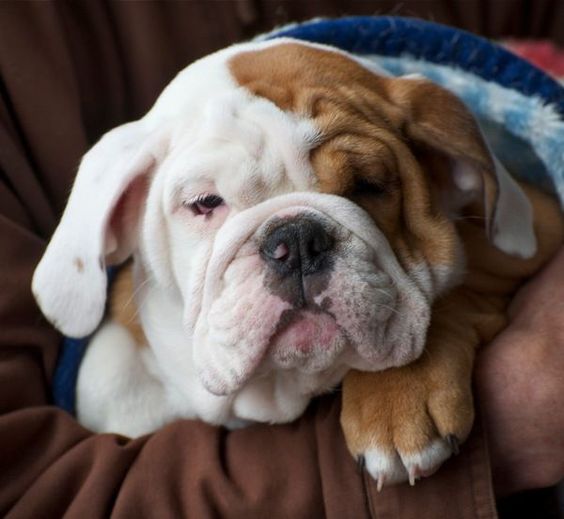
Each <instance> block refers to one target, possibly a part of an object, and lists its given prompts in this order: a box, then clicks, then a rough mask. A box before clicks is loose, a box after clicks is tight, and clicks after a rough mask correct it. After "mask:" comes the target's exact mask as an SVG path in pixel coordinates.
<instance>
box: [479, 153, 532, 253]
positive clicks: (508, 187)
mask: <svg viewBox="0 0 564 519" xmlns="http://www.w3.org/2000/svg"><path fill="white" fill-rule="evenodd" d="M493 158H494V162H495V174H496V178H497V184H498V195H497V203H496V205H495V212H494V214H493V215H492V220H491V224H490V228H489V238H490V240H491V242H492V243H493V244H494V245H495V246H496V247H497V248H498V249H500V250H501V251H503V252H505V253H507V254H511V255H513V256H519V257H521V258H524V259H527V258H532V257H533V256H534V255H535V254H536V252H537V237H536V236H535V229H534V226H533V224H534V213H533V208H532V206H531V202H530V201H529V199H528V198H527V196H526V195H525V193H524V192H523V190H522V189H521V188H520V187H519V184H517V182H515V180H514V179H513V177H512V176H511V175H510V174H509V173H508V171H507V170H506V169H505V166H504V165H503V164H502V163H501V162H500V161H499V160H498V159H497V157H496V156H495V155H493Z"/></svg>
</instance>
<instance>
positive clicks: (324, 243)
mask: <svg viewBox="0 0 564 519" xmlns="http://www.w3.org/2000/svg"><path fill="white" fill-rule="evenodd" d="M332 247H333V240H332V239H331V237H330V236H329V235H328V234H327V233H326V232H324V231H323V230H322V232H317V233H315V234H314V235H313V237H312V240H311V243H310V246H309V251H310V253H311V254H312V255H318V254H322V253H323V252H327V251H328V250H329V249H331V248H332Z"/></svg>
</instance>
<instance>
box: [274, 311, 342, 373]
mask: <svg viewBox="0 0 564 519" xmlns="http://www.w3.org/2000/svg"><path fill="white" fill-rule="evenodd" d="M347 349H348V340H347V338H346V334H345V333H344V332H343V330H342V329H341V328H340V327H339V326H338V324H337V322H336V321H335V319H334V318H333V316H331V315H330V314H328V313H325V312H322V311H319V310H287V311H286V312H284V314H283V315H282V318H281V320H280V323H279V325H278V327H277V330H276V332H275V334H274V335H273V337H272V340H271V342H270V346H269V349H268V355H267V358H268V364H270V366H269V367H270V368H272V369H296V370H298V371H301V372H304V373H317V372H319V371H324V370H327V369H330V368H332V367H333V366H334V365H335V363H336V362H337V361H338V359H339V358H340V357H341V356H342V355H343V353H344V352H345V351H346V350H347Z"/></svg>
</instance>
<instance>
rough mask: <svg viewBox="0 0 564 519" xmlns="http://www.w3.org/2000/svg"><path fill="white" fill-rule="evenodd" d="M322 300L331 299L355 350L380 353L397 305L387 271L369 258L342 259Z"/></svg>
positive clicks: (341, 325)
mask: <svg viewBox="0 0 564 519" xmlns="http://www.w3.org/2000/svg"><path fill="white" fill-rule="evenodd" d="M319 299H320V300H321V301H322V304H323V300H325V301H328V302H330V305H329V311H330V312H331V313H332V314H333V315H334V317H335V319H336V321H337V324H338V326H339V327H340V328H341V329H343V330H344V331H345V332H346V335H347V337H348V338H349V339H350V341H351V343H352V344H351V345H352V346H353V348H354V349H355V350H357V351H358V352H359V353H361V354H363V352H369V356H370V357H375V356H376V357H377V356H378V350H381V349H382V348H384V344H382V343H383V340H384V337H385V334H384V330H385V325H386V322H387V321H388V320H389V318H390V315H391V314H392V313H393V311H394V307H395V304H396V303H395V299H396V291H395V288H394V287H393V286H392V282H391V279H390V277H389V276H388V275H387V274H386V273H384V272H382V271H379V270H376V269H375V268H374V265H373V264H372V263H371V262H369V261H366V260H359V259H356V260H354V259H352V258H343V259H340V260H338V261H337V262H336V264H335V269H334V274H333V275H332V277H331V281H330V283H329V285H328V287H327V290H326V291H324V292H323V293H322V294H320V296H319ZM325 304H327V303H325ZM363 356H364V355H363Z"/></svg>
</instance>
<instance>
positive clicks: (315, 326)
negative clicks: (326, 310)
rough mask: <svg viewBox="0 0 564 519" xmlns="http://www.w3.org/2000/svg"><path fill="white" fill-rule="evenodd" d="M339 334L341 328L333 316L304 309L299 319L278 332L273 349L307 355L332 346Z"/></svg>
mask: <svg viewBox="0 0 564 519" xmlns="http://www.w3.org/2000/svg"><path fill="white" fill-rule="evenodd" d="M338 334H339V328H338V326H337V324H336V323H335V320H334V319H333V318H332V317H331V316H329V315H327V314H323V313H312V312H308V311H304V312H303V313H302V316H301V318H300V319H299V320H297V321H295V322H293V323H291V324H290V325H288V326H286V327H285V328H284V329H283V330H282V331H281V332H279V333H278V334H276V337H275V338H274V341H273V343H274V344H273V349H274V351H275V352H297V353H301V354H305V355H307V354H310V353H313V352H314V351H322V350H323V349H324V346H327V347H330V345H331V344H332V343H333V342H334V340H335V337H336V336H337V335H338Z"/></svg>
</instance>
